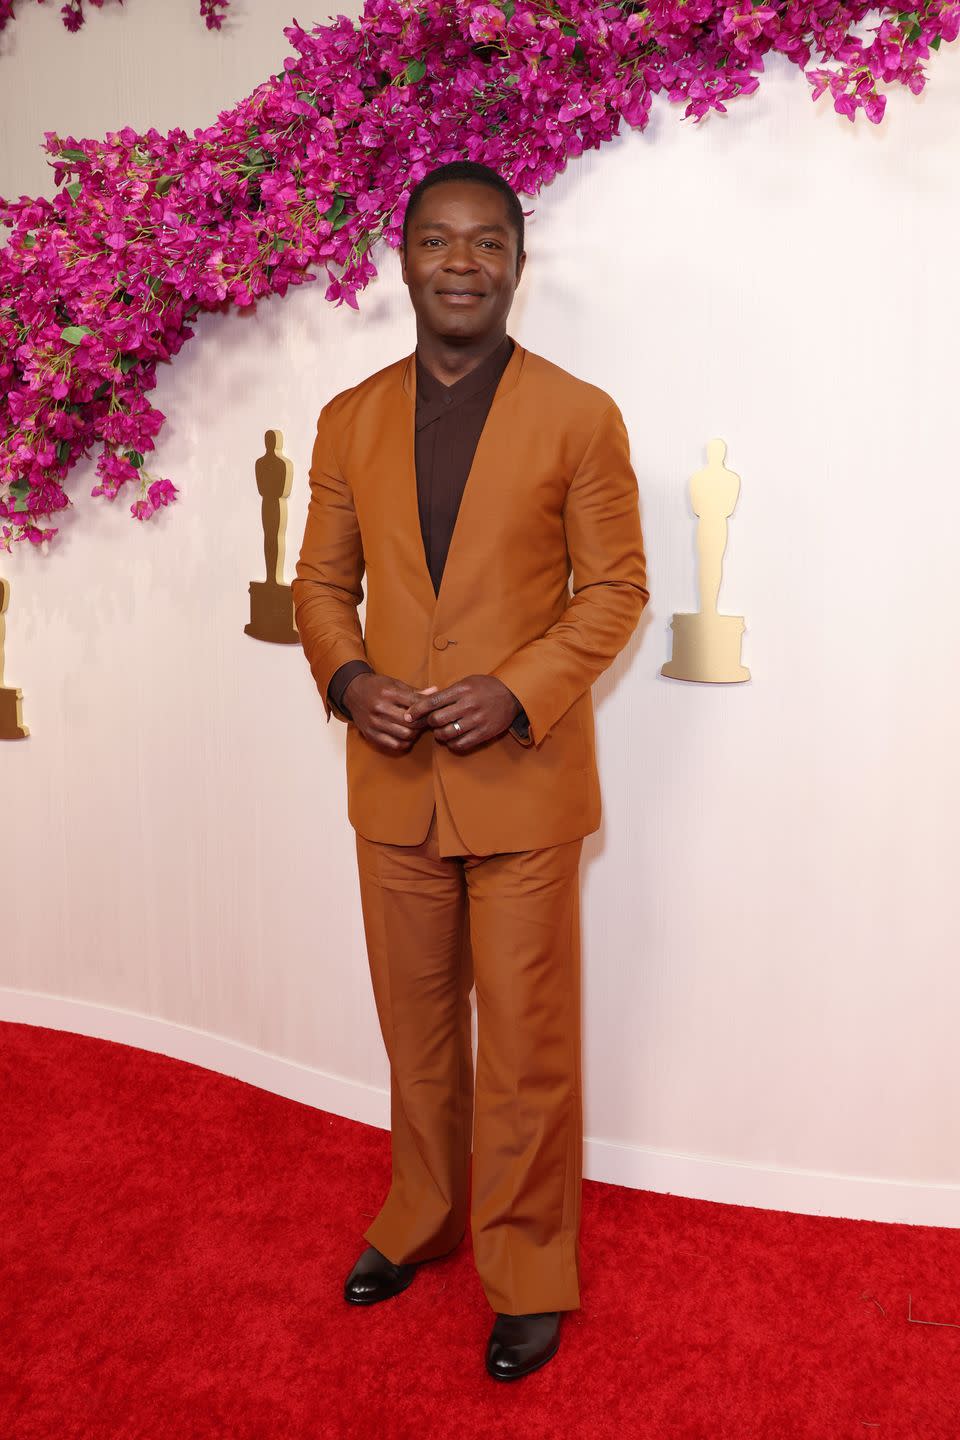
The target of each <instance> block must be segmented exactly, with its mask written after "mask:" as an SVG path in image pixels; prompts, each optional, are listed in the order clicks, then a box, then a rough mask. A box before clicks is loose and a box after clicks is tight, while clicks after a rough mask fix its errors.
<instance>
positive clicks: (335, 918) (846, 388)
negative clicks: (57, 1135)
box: [0, 0, 960, 1224]
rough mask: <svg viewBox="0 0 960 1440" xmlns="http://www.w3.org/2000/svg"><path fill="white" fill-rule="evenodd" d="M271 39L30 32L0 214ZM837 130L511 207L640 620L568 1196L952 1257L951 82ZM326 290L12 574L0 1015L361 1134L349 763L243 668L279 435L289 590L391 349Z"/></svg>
mask: <svg viewBox="0 0 960 1440" xmlns="http://www.w3.org/2000/svg"><path fill="white" fill-rule="evenodd" d="M289 8H290V7H289V0H285V3H284V0H281V3H277V0H270V3H266V0H264V3H261V4H259V5H256V6H254V5H253V4H241V3H238V0H234V4H233V5H232V7H231V13H232V16H233V18H232V20H231V21H230V22H229V23H228V28H227V30H226V31H225V32H224V33H223V34H222V35H219V36H217V35H211V34H208V32H207V31H206V30H205V29H204V28H203V25H202V22H201V21H200V20H199V18H198V16H197V14H196V4H195V0H176V3H174V0H167V3H166V4H164V5H163V6H160V5H156V4H150V3H147V0H135V3H130V4H129V5H127V6H125V7H124V9H123V10H122V11H121V10H120V9H119V8H118V7H108V8H105V9H104V10H103V11H96V10H91V11H90V14H89V18H88V21H87V24H86V26H85V27H84V30H83V31H82V32H81V33H80V34H78V35H76V36H70V35H68V34H67V33H66V32H65V31H64V30H63V28H62V26H61V25H60V22H59V17H58V12H57V8H56V7H51V6H47V7H44V8H40V7H36V6H27V5H22V6H21V7H20V8H19V11H18V18H17V19H16V21H15V22H14V23H13V24H12V25H11V26H10V27H9V28H8V30H7V31H6V32H5V34H4V35H3V37H2V38H0V67H2V69H0V74H2V82H3V83H2V85H0V125H2V128H3V133H4V136H5V143H4V146H3V154H2V162H0V193H2V194H3V195H5V196H7V197H12V196H17V195H20V194H24V193H25V194H34V193H46V194H50V193H52V171H50V170H49V169H48V167H47V162H46V157H45V156H44V155H43V153H42V151H41V150H40V148H39V147H40V142H41V139H42V134H43V131H44V130H48V129H55V130H59V131H60V133H61V134H72V135H74V136H75V137H80V136H86V135H101V134H103V133H104V132H105V131H106V130H108V129H114V128H118V127H120V126H121V125H123V124H124V123H130V124H132V125H134V126H137V127H142V128H145V127H147V126H149V125H151V124H153V125H156V126H158V127H160V128H168V127H170V126H172V125H174V124H182V125H188V126H193V125H199V124H203V123H206V122H208V121H209V119H210V118H211V117H212V116H213V115H214V114H215V113H216V111H217V110H219V109H221V108H224V107H226V106H228V105H230V104H231V103H233V102H234V101H235V100H236V99H237V98H239V97H240V96H241V95H243V94H245V93H247V92H248V91H249V90H250V89H251V88H252V87H253V85H254V84H255V83H256V82H257V81H258V80H259V79H261V78H262V77H263V76H265V75H266V74H267V73H269V72H270V71H271V70H277V69H279V68H280V66H281V64H282V60H283V56H284V55H285V53H287V46H286V42H285V40H284V38H283V35H282V25H283V24H285V23H288V21H289V19H290V15H289V13H288V11H289ZM299 18H300V19H301V21H303V23H309V21H310V18H311V17H304V16H303V15H300V16H299ZM312 18H314V19H322V18H325V17H324V16H323V15H318V16H315V17H312ZM174 78H175V80H176V83H175V84H174V83H173V80H174ZM828 103H829V102H828V101H826V100H825V101H823V102H820V103H818V104H816V105H814V104H812V103H811V101H810V99H809V89H808V86H807V83H806V82H805V81H804V80H803V78H802V77H801V75H800V73H799V71H797V70H796V69H795V68H794V67H793V66H790V65H788V64H786V63H785V62H783V61H782V60H780V59H779V58H778V57H776V56H771V57H769V59H768V62H767V70H766V73H765V75H764V77H763V81H762V85H761V88H760V90H759V92H758V93H757V94H756V95H755V96H753V97H750V98H747V99H745V100H743V101H741V102H740V104H739V105H734V106H733V107H732V108H731V110H730V112H729V114H728V115H727V116H726V117H719V116H714V117H711V118H710V119H709V120H708V121H706V122H705V123H704V124H702V125H700V126H694V124H693V122H692V121H682V120H681V114H682V110H681V107H672V106H669V105H668V104H667V103H666V102H665V101H661V102H658V104H657V106H656V107H655V111H654V118H653V121H652V123H651V125H650V127H649V129H648V131H647V132H646V134H645V135H643V136H640V135H637V134H627V135H625V136H623V137H621V138H620V139H619V140H617V141H615V142H613V143H612V144H610V145H609V146H607V147H606V149H605V150H603V151H602V152H599V153H598V152H594V153H592V154H590V155H587V156H585V157H583V158H582V159H581V160H580V161H577V162H574V163H573V164H572V165H571V166H570V167H569V169H568V171H567V172H566V173H565V174H564V175H562V176H561V177H559V178H558V179H557V180H556V181H555V182H554V184H553V185H552V186H550V187H549V189H548V190H546V191H545V192H544V193H543V194H542V196H541V197H540V198H539V199H538V200H536V201H533V200H530V201H527V202H525V203H526V204H527V207H528V208H529V206H530V205H535V207H536V213H535V215H534V216H533V217H531V218H530V219H529V221H528V227H529V228H528V246H527V249H528V257H529V258H528V265H527V270H526V272H525V275H524V280H523V283H522V287H521V291H520V293H519V295H518V298H517V302H516V304H515V308H514V311H513V314H512V316H511V325H510V329H511V333H513V334H514V335H516V336H517V337H518V338H519V339H520V340H521V341H522V342H523V343H524V344H525V345H526V346H528V347H529V348H530V349H532V350H535V351H537V352H539V353H541V354H544V355H547V356H549V357H550V358H551V359H552V360H554V361H556V362H558V363H559V364H561V365H565V366H566V367H567V368H568V369H571V370H572V371H574V373H576V374H578V375H580V376H582V377H583V378H585V379H588V380H591V381H593V382H594V383H596V384H599V385H601V386H603V387H604V388H605V389H607V390H609V391H610V393H611V394H612V395H613V396H614V397H615V398H616V399H617V401H618V403H619V404H620V406H621V408H622V410H623V412H624V415H625V417H626V420H627V424H628V427H629V431H630V435H631V440H632V446H633V457H634V463H635V467H636V470H637V473H638V477H639V483H640V491H641V502H642V515H643V522H644V528H645V534H646V538H647V546H648V555H649V566H650V584H651V590H652V601H651V604H650V606H649V607H648V610H647V612H646V614H645V616H644V618H643V620H642V621H641V625H640V627H639V629H638V631H637V633H636V635H635V636H634V638H633V641H632V642H631V644H630V645H629V647H628V649H627V650H626V651H625V652H624V653H623V654H622V655H621V656H620V657H619V659H618V661H617V662H616V663H615V665H614V666H613V667H612V669H611V670H610V671H609V672H608V673H607V674H606V675H605V676H603V677H602V679H601V680H600V682H599V683H598V684H597V686H596V687H595V690H594V695H595V701H596V706H597V729H598V750H599V761H600V767H601V778H602V782H603V785H604V796H605V800H604V805H605V808H604V819H603V824H602V827H601V829H600V830H599V832H597V833H596V834H595V835H593V836H591V837H589V838H588V839H587V841H586V842H585V845H584V860H583V867H582V877H583V907H584V937H583V958H584V973H585V1066H586V1071H585V1084H586V1130H587V1134H588V1136H589V1137H590V1139H589V1142H588V1151H587V1156H588V1159H587V1173H588V1174H592V1175H594V1176H595V1177H597V1178H611V1179H618V1180H620V1181H622V1182H623V1183H627V1184H642V1185H646V1186H648V1187H650V1188H655V1189H663V1190H673V1191H679V1192H681V1193H687V1194H699V1195H705V1196H707V1197H711V1198H716V1199H731V1200H737V1201H739V1202H740V1203H745V1204H777V1205H780V1206H781V1207H782V1208H785V1209H807V1210H813V1211H816V1210H825V1211H828V1212H829V1213H839V1214H855V1215H862V1216H869V1217H873V1218H886V1219H893V1218H899V1219H905V1220H914V1221H917V1220H928V1221H931V1222H933V1223H940V1224H957V1223H960V1189H958V1188H957V1187H960V1146H958V1141H960V1134H958V1128H960V1127H958V1119H957V1117H958V1114H960V1104H958V1101H960V1094H958V1088H960V1087H958V1072H957V1066H956V1049H955V1030H956V1017H957V1015H958V1013H960V968H958V966H957V964H956V957H957V954H958V940H960V902H958V887H957V883H956V878H955V872H956V862H957V854H958V846H957V824H958V813H960V807H958V800H960V760H958V754H960V752H958V747H957V742H956V734H957V725H958V720H960V704H958V698H960V697H958V680H957V666H956V654H957V641H956V628H957V613H958V612H957V604H956V581H955V576H956V571H957V534H958V527H960V485H958V481H957V475H958V470H957V442H956V429H955V423H954V421H955V413H956V386H957V369H956V358H955V357H956V345H957V334H958V324H960V300H958V295H957V289H956V286H955V284H954V283H953V269H954V266H953V263H952V260H951V256H952V241H951V237H952V236H954V235H955V234H956V229H957V223H958V220H960V167H958V165H957V163H956V162H957V158H958V156H957V141H956V138H955V137H956V134H957V122H958V115H960V51H958V50H957V47H952V48H951V47H947V48H946V49H944V50H943V51H942V52H941V54H940V55H939V56H934V57H932V61H931V65H930V80H929V82H928V86H927V90H926V92H925V93H924V94H923V95H921V96H920V97H915V96H912V95H910V94H909V93H908V92H903V93H900V92H899V91H897V92H894V93H891V95H890V99H889V102H888V108H887V116H886V119H885V121H884V123H883V125H882V126H881V127H879V128H877V127H872V126H870V125H869V124H868V122H867V121H866V120H865V119H864V118H863V117H861V118H859V119H858V120H857V122H856V124H855V125H854V126H851V125H850V124H849V122H847V121H846V120H843V119H841V118H840V117H838V116H835V115H834V114H833V112H832V111H831V110H830V109H829V108H828ZM322 292H323V285H322V284H315V285H311V286H308V287H305V288H304V289H302V290H300V291H292V292H291V293H290V294H289V296H288V297H287V298H286V299H284V300H280V299H274V300H272V301H269V302H266V303H262V304H261V305H260V306H259V309H258V313H257V314H256V315H253V314H245V315H239V314H233V315H230V316H226V317H224V316H216V317H213V316H207V317H203V318H201V320H200V321H199V323H198V326H197V336H196V338H195V339H194V340H193V341H191V342H190V343H189V344H188V345H187V346H186V347H185V349H184V350H183V352H182V353H181V354H180V356H179V357H178V358H177V359H176V360H175V361H174V363H173V365H172V366H170V367H161V379H160V384H159V386H158V389H157V392H156V403H157V404H158V405H159V407H160V408H161V409H162V410H163V411H164V412H165V413H166V415H167V416H168V422H167V424H166V426H165V428H164V430H163V432H162V434H161V437H160V448H159V454H158V456H157V457H156V458H157V464H156V466H155V468H156V470H157V471H158V473H160V474H162V475H166V476H169V477H170V478H171V479H172V480H174V482H175V483H176V484H177V485H179V486H180V487H181V491H182V496H181V500H180V503H179V504H178V505H177V506H175V507H174V508H173V509H172V510H170V511H168V512H167V513H165V514H163V515H162V516H161V517H160V519H159V522H158V523H151V524H147V525H144V526H139V525H137V524H136V522H134V521H133V520H131V519H130V518H129V515H128V511H127V504H128V503H129V501H127V502H124V503H119V504H117V505H116V506H112V507H111V506H110V505H108V504H106V503H105V502H103V501H95V500H91V499H90V498H89V497H88V494H87V492H88V491H89V489H90V486H91V485H92V483H93V466H92V464H91V465H90V466H88V467H87V469H86V470H85V471H84V472H83V473H82V474H78V475H75V477H74V479H73V487H74V494H75V497H76V501H77V503H76V510H75V512H74V513H73V514H72V515H70V516H69V517H68V518H65V519H63V521H62V529H61V533H60V536H59V537H58V539H57V541H56V542H55V544H54V546H53V547H52V548H51V552H50V553H49V554H48V555H47V556H45V557H44V556H40V555H38V554H36V553H35V552H32V551H31V552H29V553H28V547H26V546H22V547H20V548H19V550H18V551H17V552H15V554H14V555H13V556H12V557H5V556H0V569H2V571H3V572H4V573H6V575H7V576H8V577H9V579H10V580H11V582H12V587H13V589H12V602H11V609H10V613H9V615H8V617H7V619H8V626H7V683H8V684H16V685H20V686H21V687H22V688H23V690H24V695H25V715H26V719H27V723H28V724H29V725H30V727H31V730H32V737H31V738H30V740H28V741H26V742H24V743H22V744H7V745H0V795H2V797H3V810H2V815H3V836H4V846H3V849H4V853H5V863H4V865H3V869H2V876H0V907H2V908H0V915H2V917H3V919H2V922H0V923H2V940H0V949H2V954H0V986H5V987H7V988H6V990H5V991H3V992H2V993H0V1017H6V1018H8V1019H24V1020H32V1021H35V1022H37V1023H44V1024H62V1025H63V1026H64V1027H65V1028H70V1029H74V1030H80V1031H85V1032H87V1033H91V1034H105V1035H109V1036H112V1037H113V1038H115V1039H121V1040H127V1041H128V1042H129V1043H136V1044H145V1045H153V1046H155V1047H156V1048H158V1049H161V1050H166V1051H167V1052H168V1053H171V1054H183V1055H185V1056H189V1057H190V1058H195V1059H199V1060H200V1061H201V1062H202V1063H207V1064H210V1065H211V1066H213V1067H214V1068H223V1069H225V1070H228V1071H230V1072H231V1073H234V1074H240V1075H244V1076H246V1078H249V1079H252V1080H254V1081H255V1082H256V1083H262V1084H266V1085H269V1086H271V1087H272V1088H276V1089H278V1090H282V1091H283V1092H284V1093H291V1094H295V1095H299V1096H301V1097H302V1098H305V1099H309V1100H312V1101H314V1102H316V1103H325V1104H328V1105H329V1106H330V1108H334V1109H339V1110H341V1111H342V1112H343V1113H345V1114H354V1115H357V1116H358V1117H362V1118H365V1119H369V1120H373V1121H374V1122H376V1123H380V1124H384V1125H385V1124H387V1123H388V1107H387V1099H386V1085H387V1079H388V1071H387V1065H386V1059H385V1057H384V1054H383V1051H382V1047H381V1042H380V1036H379V1031H378V1029H377V1022H376V1013H375V1010H374V1005H373V999H372V995H371V993H370V986H369V978H368V973H367V967H366V960H365V951H364V946H363V933H362V924H361V916H360V905H359V893H358V888H357V882H356V873H355V858H354V849H353V832H352V830H351V829H350V827H349V824H348V822H347V819H346V814H345V780H344V754H343V750H344V730H343V728H342V727H341V726H340V725H339V723H337V724H334V723H331V724H330V726H329V727H328V726H327V725H326V724H325V723H324V717H323V710H322V707H321V704H320V699H319V697H318V696H317V694H316V691H315V689H314V687H313V682H312V680H311V678H310V675H309V671H308V669H307V666H306V664H305V662H304V660H303V657H302V655H301V653H300V652H299V650H296V649H292V648H291V649H286V648H281V647H272V646H267V645H262V644H258V643H257V642H255V641H252V640H250V639H248V638H247V637H246V636H245V635H244V634H243V626H244V623H245V621H246V619H247V582H248V581H249V580H250V579H251V578H256V577H257V576H258V575H259V574H260V570H261V566H262V550H261V541H260V528H259V502H258V499H257V497H256V492H255V486H254V478H253V462H254V459H255V458H256V456H257V455H258V454H259V453H260V451H261V449H262V444H263V431H264V429H265V428H266V427H268V426H278V427H279V428H281V429H282V431H283V432H284V435H285V439H286V450H287V453H288V454H289V455H290V456H291V457H292V458H293V459H294V462H295V465H296V478H295V494H294V496H293V499H292V503H291V507H290V530H289V541H288V574H289V573H291V572H292V565H293V562H294V559H295V556H296V552H297V549H298V548H299V540H300V535H301V533H302V527H303V520H304V514H305V508H306V471H307V466H308V464H309V459H310V450H311V444H312V439H313V431H314V426H315V422H316V416H317V412H318V410H319V408H320V406H321V405H322V404H323V403H324V402H325V400H326V399H327V398H329V396H330V395H331V394H333V393H334V392H335V391H337V390H340V389H342V388H343V387H344V386H346V385H349V384H352V383H354V382H355V381H357V380H359V379H361V378H362V377H363V376H364V375H366V374H368V373H370V372H371V371H372V370H374V369H377V368H379V366H380V365H382V364H384V363H386V361H387V360H389V359H391V358H394V357H398V356H400V355H403V354H406V353H408V352H409V351H410V350H411V349H412V348H413V344H414V328H413V321H412V313H411V311H410V309H409V306H408V303H407V297H406V292H405V290H404V289H403V286H402V284H401V283H400V280H399V266H398V264H397V261H396V257H395V256H394V255H392V254H390V253H389V252H387V253H385V254H384V256H383V274H382V276H381V278H380V279H379V280H378V281H377V282H375V284H374V285H373V287H372V288H371V289H370V290H368V292H367V293H366V295H365V296H362V297H361V311H360V314H359V315H356V314H354V313H353V312H352V311H350V310H348V309H347V308H346V307H343V308H341V309H339V310H335V309H333V308H332V307H330V306H328V305H327V304H325V302H324V301H323V298H322ZM714 435H719V436H722V437H723V438H724V439H725V440H726V441H727V443H728V446H729V450H728V456H727V462H728V464H729V465H730V466H731V467H732V468H733V469H734V470H736V471H737V472H738V473H739V474H740V475H741V476H742V481H743V485H742V491H741V496H740V501H739V504H738V507H737V510H736V511H735V513H734V516H733V517H732V520H731V523H730V532H729V546H728V550H727V555H726V559H725V576H724V583H723V586H722V588H721V593H720V608H721V610H723V611H726V612H727V613H733V614H743V615H745V617H746V621H747V631H746V635H745V637H744V646H743V659H744V662H745V663H746V664H747V665H749V666H750V668H751V670H752V674H753V679H752V681H751V682H749V683H748V684H745V685H739V686H728V687H724V686H708V685H689V684H683V683H678V682H675V681H670V680H667V679H664V678H663V677H661V676H660V675H659V673H658V672H659V667H660V665H661V664H662V662H663V661H664V659H665V658H667V656H668V654H669V641H670V631H669V624H670V617H671V614H672V612H673V611H675V610H689V609H694V608H696V576H695V569H694V561H695V538H694V537H695V532H694V521H693V517H692V515H691V512H690V508H689V501H688V494H687V480H688V477H689V475H690V473H691V472H692V470H694V469H695V468H697V467H698V466H700V465H702V464H703V463H704V459H705V451H704V446H705V443H706V441H707V440H708V439H709V438H710V437H712V436H714ZM138 1017H139V1018H138ZM144 1017H149V1018H144ZM177 1027H186V1028H183V1029H178V1028H177ZM228 1042H237V1043H236V1044H231V1043H228ZM244 1047H245V1048H244ZM260 1052H263V1053H262V1054H261V1053H260ZM271 1057H272V1058H271ZM286 1062H290V1063H286Z"/></svg>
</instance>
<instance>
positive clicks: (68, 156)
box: [60, 150, 90, 160]
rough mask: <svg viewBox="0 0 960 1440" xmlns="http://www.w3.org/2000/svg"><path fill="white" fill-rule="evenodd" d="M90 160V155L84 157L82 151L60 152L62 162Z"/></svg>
mask: <svg viewBox="0 0 960 1440" xmlns="http://www.w3.org/2000/svg"><path fill="white" fill-rule="evenodd" d="M89 158H90V157H89V156H88V155H84V153H83V151H82V150H61V151H60V159H61V160H88V159H89Z"/></svg>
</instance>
